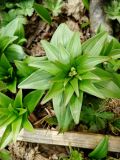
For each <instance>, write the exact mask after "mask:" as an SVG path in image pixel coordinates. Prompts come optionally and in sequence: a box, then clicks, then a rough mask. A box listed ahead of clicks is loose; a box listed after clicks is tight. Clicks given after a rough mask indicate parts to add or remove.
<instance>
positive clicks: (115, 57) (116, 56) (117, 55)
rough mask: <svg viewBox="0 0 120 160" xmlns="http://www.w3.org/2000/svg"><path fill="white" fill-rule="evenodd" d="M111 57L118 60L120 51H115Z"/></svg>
mask: <svg viewBox="0 0 120 160" xmlns="http://www.w3.org/2000/svg"><path fill="white" fill-rule="evenodd" d="M109 56H110V57H112V58H113V59H118V58H120V49H113V50H112V51H111V52H110V53H109Z"/></svg>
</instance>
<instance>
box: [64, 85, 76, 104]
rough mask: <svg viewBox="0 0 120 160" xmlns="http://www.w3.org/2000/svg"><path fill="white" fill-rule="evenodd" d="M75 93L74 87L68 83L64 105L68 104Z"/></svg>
mask: <svg viewBox="0 0 120 160" xmlns="http://www.w3.org/2000/svg"><path fill="white" fill-rule="evenodd" d="M73 93H74V89H73V87H72V86H71V85H70V84H69V83H68V84H67V85H66V87H65V90H64V105H65V106H67V105H68V103H69V102H70V99H71V97H72V95H73Z"/></svg>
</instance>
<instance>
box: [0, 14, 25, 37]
mask: <svg viewBox="0 0 120 160" xmlns="http://www.w3.org/2000/svg"><path fill="white" fill-rule="evenodd" d="M23 24H25V19H24V18H23V17H17V18H15V19H13V20H12V21H10V22H9V23H8V24H7V25H6V26H5V27H3V28H2V31H1V34H2V35H3V36H14V35H19V36H20V35H21V36H23V34H24V33H23V28H22V27H20V25H23ZM18 33H19V34H18Z"/></svg>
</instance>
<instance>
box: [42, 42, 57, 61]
mask: <svg viewBox="0 0 120 160" xmlns="http://www.w3.org/2000/svg"><path fill="white" fill-rule="evenodd" d="M41 44H42V46H43V48H44V50H45V53H46V55H47V57H48V59H49V60H50V61H57V60H59V59H58V56H59V54H58V53H59V50H58V49H57V48H56V47H55V46H53V45H52V44H50V43H49V42H47V41H45V40H42V41H41Z"/></svg>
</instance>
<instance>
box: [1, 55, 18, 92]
mask: <svg viewBox="0 0 120 160" xmlns="http://www.w3.org/2000/svg"><path fill="white" fill-rule="evenodd" d="M0 82H1V84H2V85H1V87H0V90H5V89H8V90H10V91H11V92H13V93H15V92H16V84H17V79H16V77H15V74H14V69H13V67H12V65H11V64H10V63H9V61H8V60H7V58H6V56H5V55H4V54H3V55H2V56H1V58H0Z"/></svg>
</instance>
